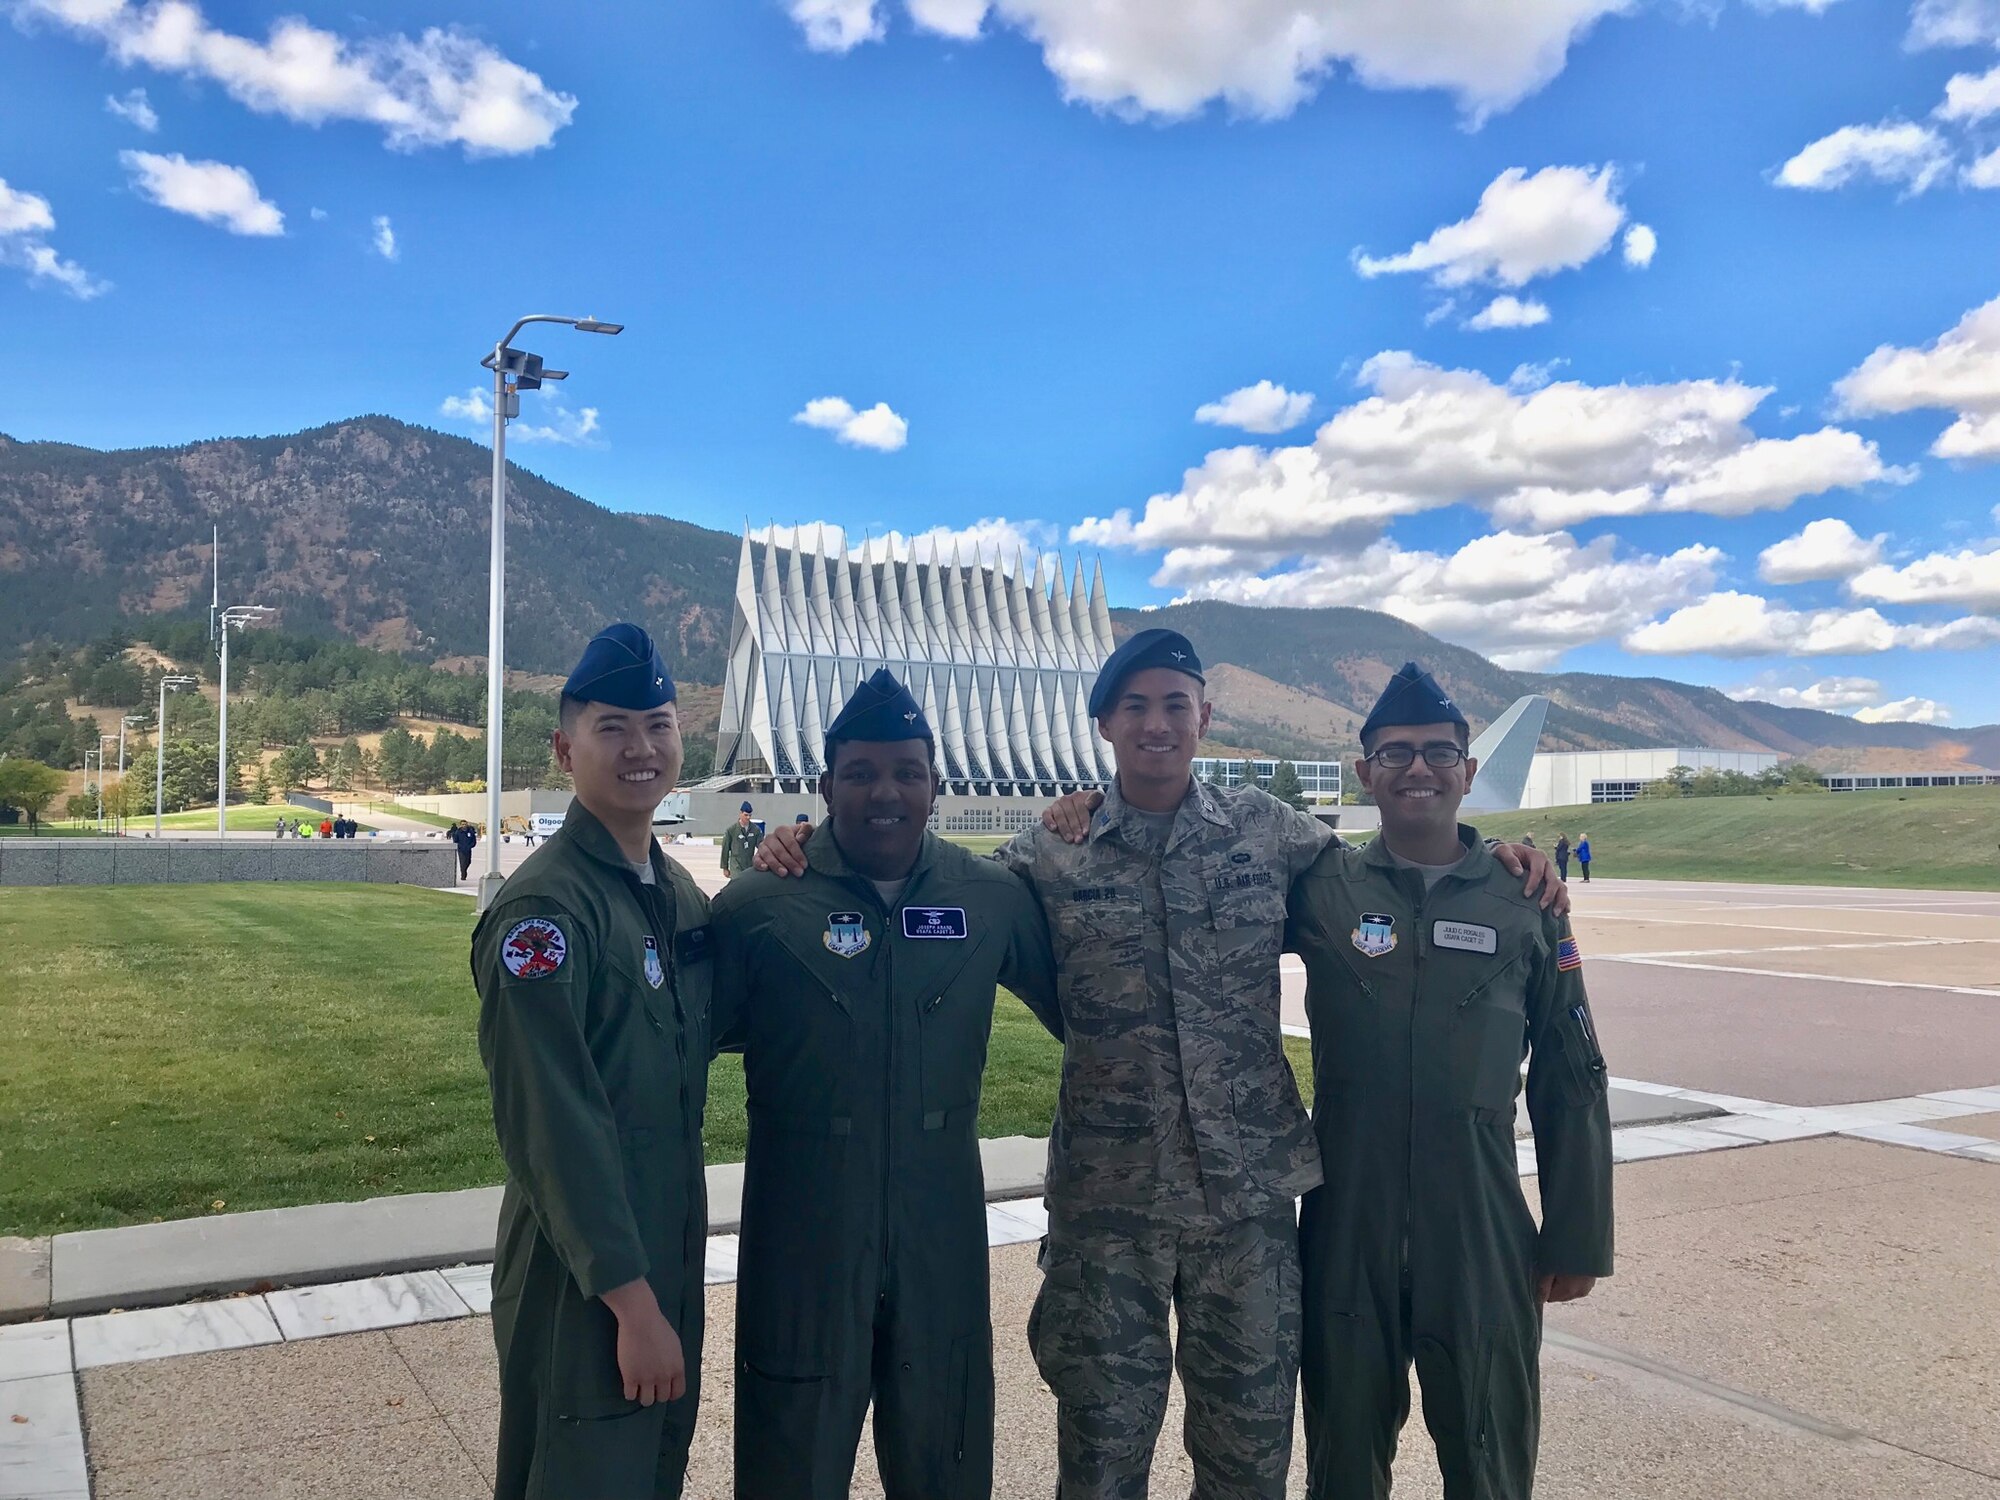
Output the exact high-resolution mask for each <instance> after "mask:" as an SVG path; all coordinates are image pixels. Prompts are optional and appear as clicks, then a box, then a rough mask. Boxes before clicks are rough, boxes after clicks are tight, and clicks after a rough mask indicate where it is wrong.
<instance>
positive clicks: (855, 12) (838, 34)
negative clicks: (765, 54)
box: [788, 0, 888, 52]
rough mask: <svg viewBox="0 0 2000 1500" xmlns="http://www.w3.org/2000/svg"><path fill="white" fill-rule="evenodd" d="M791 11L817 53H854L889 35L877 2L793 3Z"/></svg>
mask: <svg viewBox="0 0 2000 1500" xmlns="http://www.w3.org/2000/svg"><path fill="white" fill-rule="evenodd" d="M788 9H789V10H790V12H791V17H792V19H793V20H794V21H796V22H798V25H799V29H800V30H801V31H803V32H804V33H805V36H806V45H807V46H808V47H810V48H812V50H813V51H815V52H852V51H853V50H854V49H855V48H856V47H859V46H860V45H861V44H862V43H863V42H879V41H881V40H882V38H883V37H884V36H886V35H887V34H888V26H887V24H886V23H885V22H884V20H883V18H882V15H881V13H880V12H879V11H877V10H876V9H875V0H791V3H790V5H789V6H788Z"/></svg>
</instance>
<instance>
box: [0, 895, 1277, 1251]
mask: <svg viewBox="0 0 2000 1500" xmlns="http://www.w3.org/2000/svg"><path fill="white" fill-rule="evenodd" d="M471 922H472V911H471V907H470V905H469V904H468V903H467V902H466V901H465V900H464V899H463V898H462V897H455V896H452V895H449V894H445V893H442V892H431V891H415V890H409V889H407V888H401V887H387V886H383V887H375V886H358V885H299V886H286V887H283V888H277V889H274V888H272V887H270V886H268V885H242V886H235V885H214V886H124V887H118V886H113V887H94V888H89V889H65V888H53V889H30V888H22V889H10V890H9V891H8V892H7V896H6V899H5V901H4V902H0V945H4V947H0V951H5V952H6V953H7V954H8V955H9V960H10V963H9V970H8V976H7V982H6V983H5V984H4V985H0V1034H4V1035H5V1036H6V1037H7V1038H8V1043H7V1045H6V1046H5V1047H4V1048H0V1235H6V1234H48V1233H51V1232H55V1231H60V1230H66V1229H88V1228H96V1227H100V1226H104V1225H111V1224H132V1223H142V1222H145V1221H147V1220H149V1219H155V1218H164V1219H173V1218H186V1217H191V1216H195V1215H201V1214H207V1213H213V1212H217V1211H234V1210H239V1209H251V1208H276V1207H282V1206H285V1205H289V1204H296V1203H318V1202H329V1201H336V1200H346V1199H357V1198H369V1197H375V1196H379V1195H381V1194H386V1193H414V1192H427V1191H433V1190H436V1189H442V1188H462V1187H476V1186H479V1185H480V1184H483V1183H491V1182H497V1181H498V1180H499V1178H500V1160H499V1154H498V1152H497V1151H496V1149H495V1147H494V1144H493V1126H492V1117H491V1114H490V1113H489V1111H488V1107H487V1096H486V1075H485V1073H484V1071H483V1069H482V1068H481V1066H480V1062H479V1051H478V1045H477V1039H476V1036H475V1025H476V1022H477V1018H478V1009H479V1007H478V1000H477V997H476V996H475V995H474V993H473V989H472V982H471V980H470V978H469V977H468V975H467V972H466V943H467V938H468V935H469V933H470V930H471ZM1286 1048H1287V1050H1288V1052H1290V1054H1291V1057H1292V1062H1293V1066H1294V1068H1295V1069H1297V1070H1298V1072H1299V1075H1300V1080H1301V1084H1302V1086H1303V1088H1304V1089H1305V1092H1306V1094H1307V1097H1308V1099H1310V1097H1311V1065H1310V1062H1309V1061H1308V1060H1307V1057H1306V1049H1305V1044H1304V1043H1303V1042H1298V1041H1293V1040H1289V1039H1288V1040H1287V1042H1286ZM1058 1056H1059V1048H1058V1047H1057V1044H1056V1043H1055V1041H1054V1040H1053V1039H1052V1038H1050V1037H1049V1036H1048V1034H1047V1033H1046V1032H1044V1031H1043V1030H1042V1028H1041V1023H1040V1022H1038V1021H1036V1020H1035V1019H1034V1018H1033V1017H1032V1016H1031V1015H1029V1013H1028V1011H1027V1009H1026V1008H1025V1007H1024V1006H1022V1005H1021V1004H1020V1002H1019V1001H1017V1000H1015V999H1013V998H1012V997H1011V996H1005V995H1003V996H1002V997H1001V1003H1000V1006H999V1009H998V1011H997V1012H996V1016H995V1021H994V1029H993V1042H992V1053H991V1059H990V1061H989V1064H988V1067H987V1077H986V1091H985V1098H984V1102H983V1105H982V1107H981V1110H980V1118H979V1129H980V1133H981V1134H982V1135H989V1136H995V1135H1044V1134H1046V1133H1047V1131H1048V1122H1049V1117H1050V1115H1051V1113H1052V1112H1053V1110H1054V1107H1055V1088H1056V1072H1057V1062H1058ZM709 1099H710V1102H709V1113H708V1141H707V1145H708V1156H709V1160H711V1161H734V1160H739V1159H741V1157H742V1155H743V1147H744V1137H745V1123H744V1109H743V1072H742V1066H741V1064H740V1063H739V1062H738V1060H737V1059H735V1058H733V1057H725V1058H723V1059H721V1060H719V1061H718V1062H717V1063H716V1065H715V1068H714V1071H713V1073H712V1075H711V1080H710V1095H709ZM218 1204H220V1205H223V1208H222V1209H221V1210H218V1208H217V1205H218Z"/></svg>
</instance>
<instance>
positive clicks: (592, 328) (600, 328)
mask: <svg viewBox="0 0 2000 1500" xmlns="http://www.w3.org/2000/svg"><path fill="white" fill-rule="evenodd" d="M576 331H577V332H578V333H623V332H624V331H625V325H624V324H623V323H605V322H600V321H599V320H598V319H596V318H578V319H577V320H576Z"/></svg>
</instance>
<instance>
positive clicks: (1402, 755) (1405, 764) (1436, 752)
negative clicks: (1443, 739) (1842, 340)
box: [1361, 745, 1465, 771]
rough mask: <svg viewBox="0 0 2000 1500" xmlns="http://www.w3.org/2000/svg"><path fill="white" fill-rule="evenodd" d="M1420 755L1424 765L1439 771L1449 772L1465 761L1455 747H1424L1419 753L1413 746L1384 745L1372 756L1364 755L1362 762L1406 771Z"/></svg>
mask: <svg viewBox="0 0 2000 1500" xmlns="http://www.w3.org/2000/svg"><path fill="white" fill-rule="evenodd" d="M1418 755H1422V756H1423V758H1424V764H1425V765H1427V766H1435V767H1436V768H1437V769H1438V770H1440V771H1449V770H1450V769H1451V768H1452V767H1453V766H1456V765H1460V764H1462V763H1463V762H1464V760H1465V752H1464V751H1463V750H1461V749H1459V748H1458V746H1456V745H1426V746H1424V748H1423V749H1422V750H1421V751H1420V750H1418V749H1417V747H1416V746H1415V745H1384V746H1383V747H1382V748H1381V749H1380V750H1377V751H1376V752H1375V753H1374V754H1372V755H1364V756H1362V757H1361V758H1362V759H1363V760H1372V761H1373V762H1375V764H1376V765H1378V766H1380V767H1381V768H1382V769H1383V770H1385V771H1406V770H1408V769H1409V768H1410V767H1411V766H1413V765H1415V764H1416V760H1417V756H1418Z"/></svg>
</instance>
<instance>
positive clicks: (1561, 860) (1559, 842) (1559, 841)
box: [1556, 833, 1569, 880]
mask: <svg viewBox="0 0 2000 1500" xmlns="http://www.w3.org/2000/svg"><path fill="white" fill-rule="evenodd" d="M1556 872H1557V873H1558V874H1559V875H1561V876H1562V878H1563V879H1564V880H1567V879H1569V835H1568V834H1566V833H1561V834H1557V835H1556Z"/></svg>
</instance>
